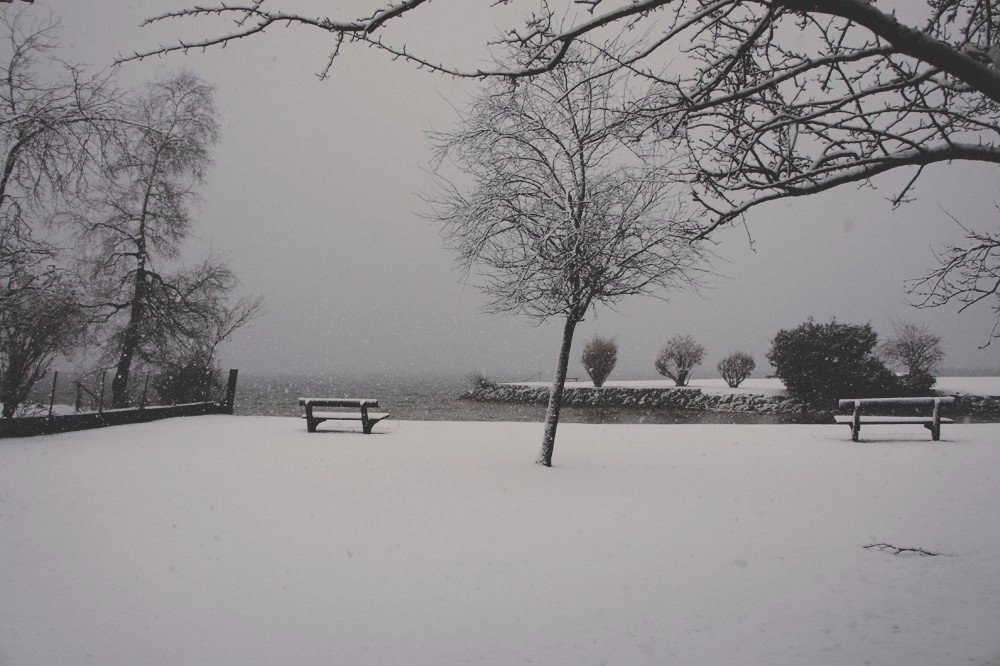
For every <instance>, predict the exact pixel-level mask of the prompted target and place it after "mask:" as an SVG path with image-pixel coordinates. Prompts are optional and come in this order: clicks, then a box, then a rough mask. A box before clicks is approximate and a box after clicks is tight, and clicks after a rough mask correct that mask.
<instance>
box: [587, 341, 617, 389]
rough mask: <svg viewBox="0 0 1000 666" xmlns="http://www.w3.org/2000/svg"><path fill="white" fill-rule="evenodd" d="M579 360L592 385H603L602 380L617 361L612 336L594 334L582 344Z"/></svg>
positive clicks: (609, 373)
mask: <svg viewBox="0 0 1000 666" xmlns="http://www.w3.org/2000/svg"><path fill="white" fill-rule="evenodd" d="M580 362H581V363H583V367H584V368H585V369H586V371H587V374H588V375H590V379H591V381H593V382H594V386H596V387H598V388H600V387H601V386H604V382H605V381H607V379H608V376H610V375H611V371H612V370H614V369H615V364H617V363H618V344H617V343H616V342H615V339H614V338H602V337H601V336H599V335H595V336H594V337H593V338H591V339H590V340H588V341H587V344H585V345H584V346H583V354H582V355H581V356H580Z"/></svg>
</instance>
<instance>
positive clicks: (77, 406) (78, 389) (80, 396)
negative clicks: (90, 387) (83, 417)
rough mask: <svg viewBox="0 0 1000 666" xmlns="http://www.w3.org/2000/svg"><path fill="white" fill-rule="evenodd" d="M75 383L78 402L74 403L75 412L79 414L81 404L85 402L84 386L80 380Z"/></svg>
mask: <svg viewBox="0 0 1000 666" xmlns="http://www.w3.org/2000/svg"><path fill="white" fill-rule="evenodd" d="M73 383H74V384H76V401H75V402H74V403H73V411H74V412H78V411H80V404H81V403H82V402H83V384H81V383H80V381H79V380H74V381H73Z"/></svg>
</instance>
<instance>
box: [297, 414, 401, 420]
mask: <svg viewBox="0 0 1000 666" xmlns="http://www.w3.org/2000/svg"><path fill="white" fill-rule="evenodd" d="M388 416H389V415H388V414H376V413H374V412H368V420H369V421H381V420H382V419H384V418H388ZM302 418H308V417H307V416H306V415H305V414H303V415H302ZM313 418H314V419H324V420H327V421H360V420H361V412H313Z"/></svg>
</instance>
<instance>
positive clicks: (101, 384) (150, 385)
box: [17, 370, 225, 416]
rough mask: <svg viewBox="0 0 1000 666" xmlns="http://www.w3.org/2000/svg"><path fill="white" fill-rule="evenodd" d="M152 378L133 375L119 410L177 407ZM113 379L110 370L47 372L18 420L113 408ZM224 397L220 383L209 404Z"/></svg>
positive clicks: (33, 389) (137, 374)
mask: <svg viewBox="0 0 1000 666" xmlns="http://www.w3.org/2000/svg"><path fill="white" fill-rule="evenodd" d="M154 377H155V375H154V374H153V373H151V372H142V373H136V374H134V375H132V377H131V381H130V382H129V387H128V392H127V396H126V399H125V404H124V405H121V406H122V407H131V408H140V409H141V408H144V407H158V406H168V405H175V404H177V402H176V401H175V400H165V399H164V398H162V397H161V396H160V394H159V393H158V392H157V391H156V388H155V381H154ZM113 378H114V371H113V370H92V371H89V372H79V371H63V370H54V371H49V372H47V373H46V374H45V375H44V376H43V377H42V378H41V379H40V380H39V381H38V382H37V383H36V384H35V385H34V386H33V387H32V388H31V391H30V392H29V394H28V399H27V400H26V401H25V403H24V404H22V405H21V406H20V407H19V408H18V411H17V416H55V415H61V414H80V413H90V412H97V413H101V412H103V411H104V410H106V409H110V408H111V407H112V404H111V382H112V380H113ZM224 397H225V384H224V383H220V385H219V386H218V387H217V389H216V390H214V391H212V394H211V395H210V396H208V401H210V402H220V401H222V400H223V399H224Z"/></svg>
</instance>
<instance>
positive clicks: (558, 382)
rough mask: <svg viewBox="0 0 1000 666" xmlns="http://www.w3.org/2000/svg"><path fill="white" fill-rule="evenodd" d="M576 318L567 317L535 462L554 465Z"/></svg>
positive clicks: (549, 465)
mask: <svg viewBox="0 0 1000 666" xmlns="http://www.w3.org/2000/svg"><path fill="white" fill-rule="evenodd" d="M576 324H577V322H576V319H574V318H573V317H572V316H570V317H567V318H566V326H565V327H563V337H562V346H561V347H560V348H559V361H558V363H557V364H556V374H555V377H554V378H553V379H552V388H551V390H550V391H549V408H548V410H546V412H545V434H544V435H543V436H542V450H541V452H539V454H538V460H536V461H535V463H537V464H539V465H545V466H546V467H552V452H553V451H554V450H555V447H556V426H558V425H559V407H560V404H561V403H562V395H563V389H564V388H565V386H566V369H567V368H568V367H569V352H570V348H571V347H572V346H573V332H574V331H575V330H576Z"/></svg>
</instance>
